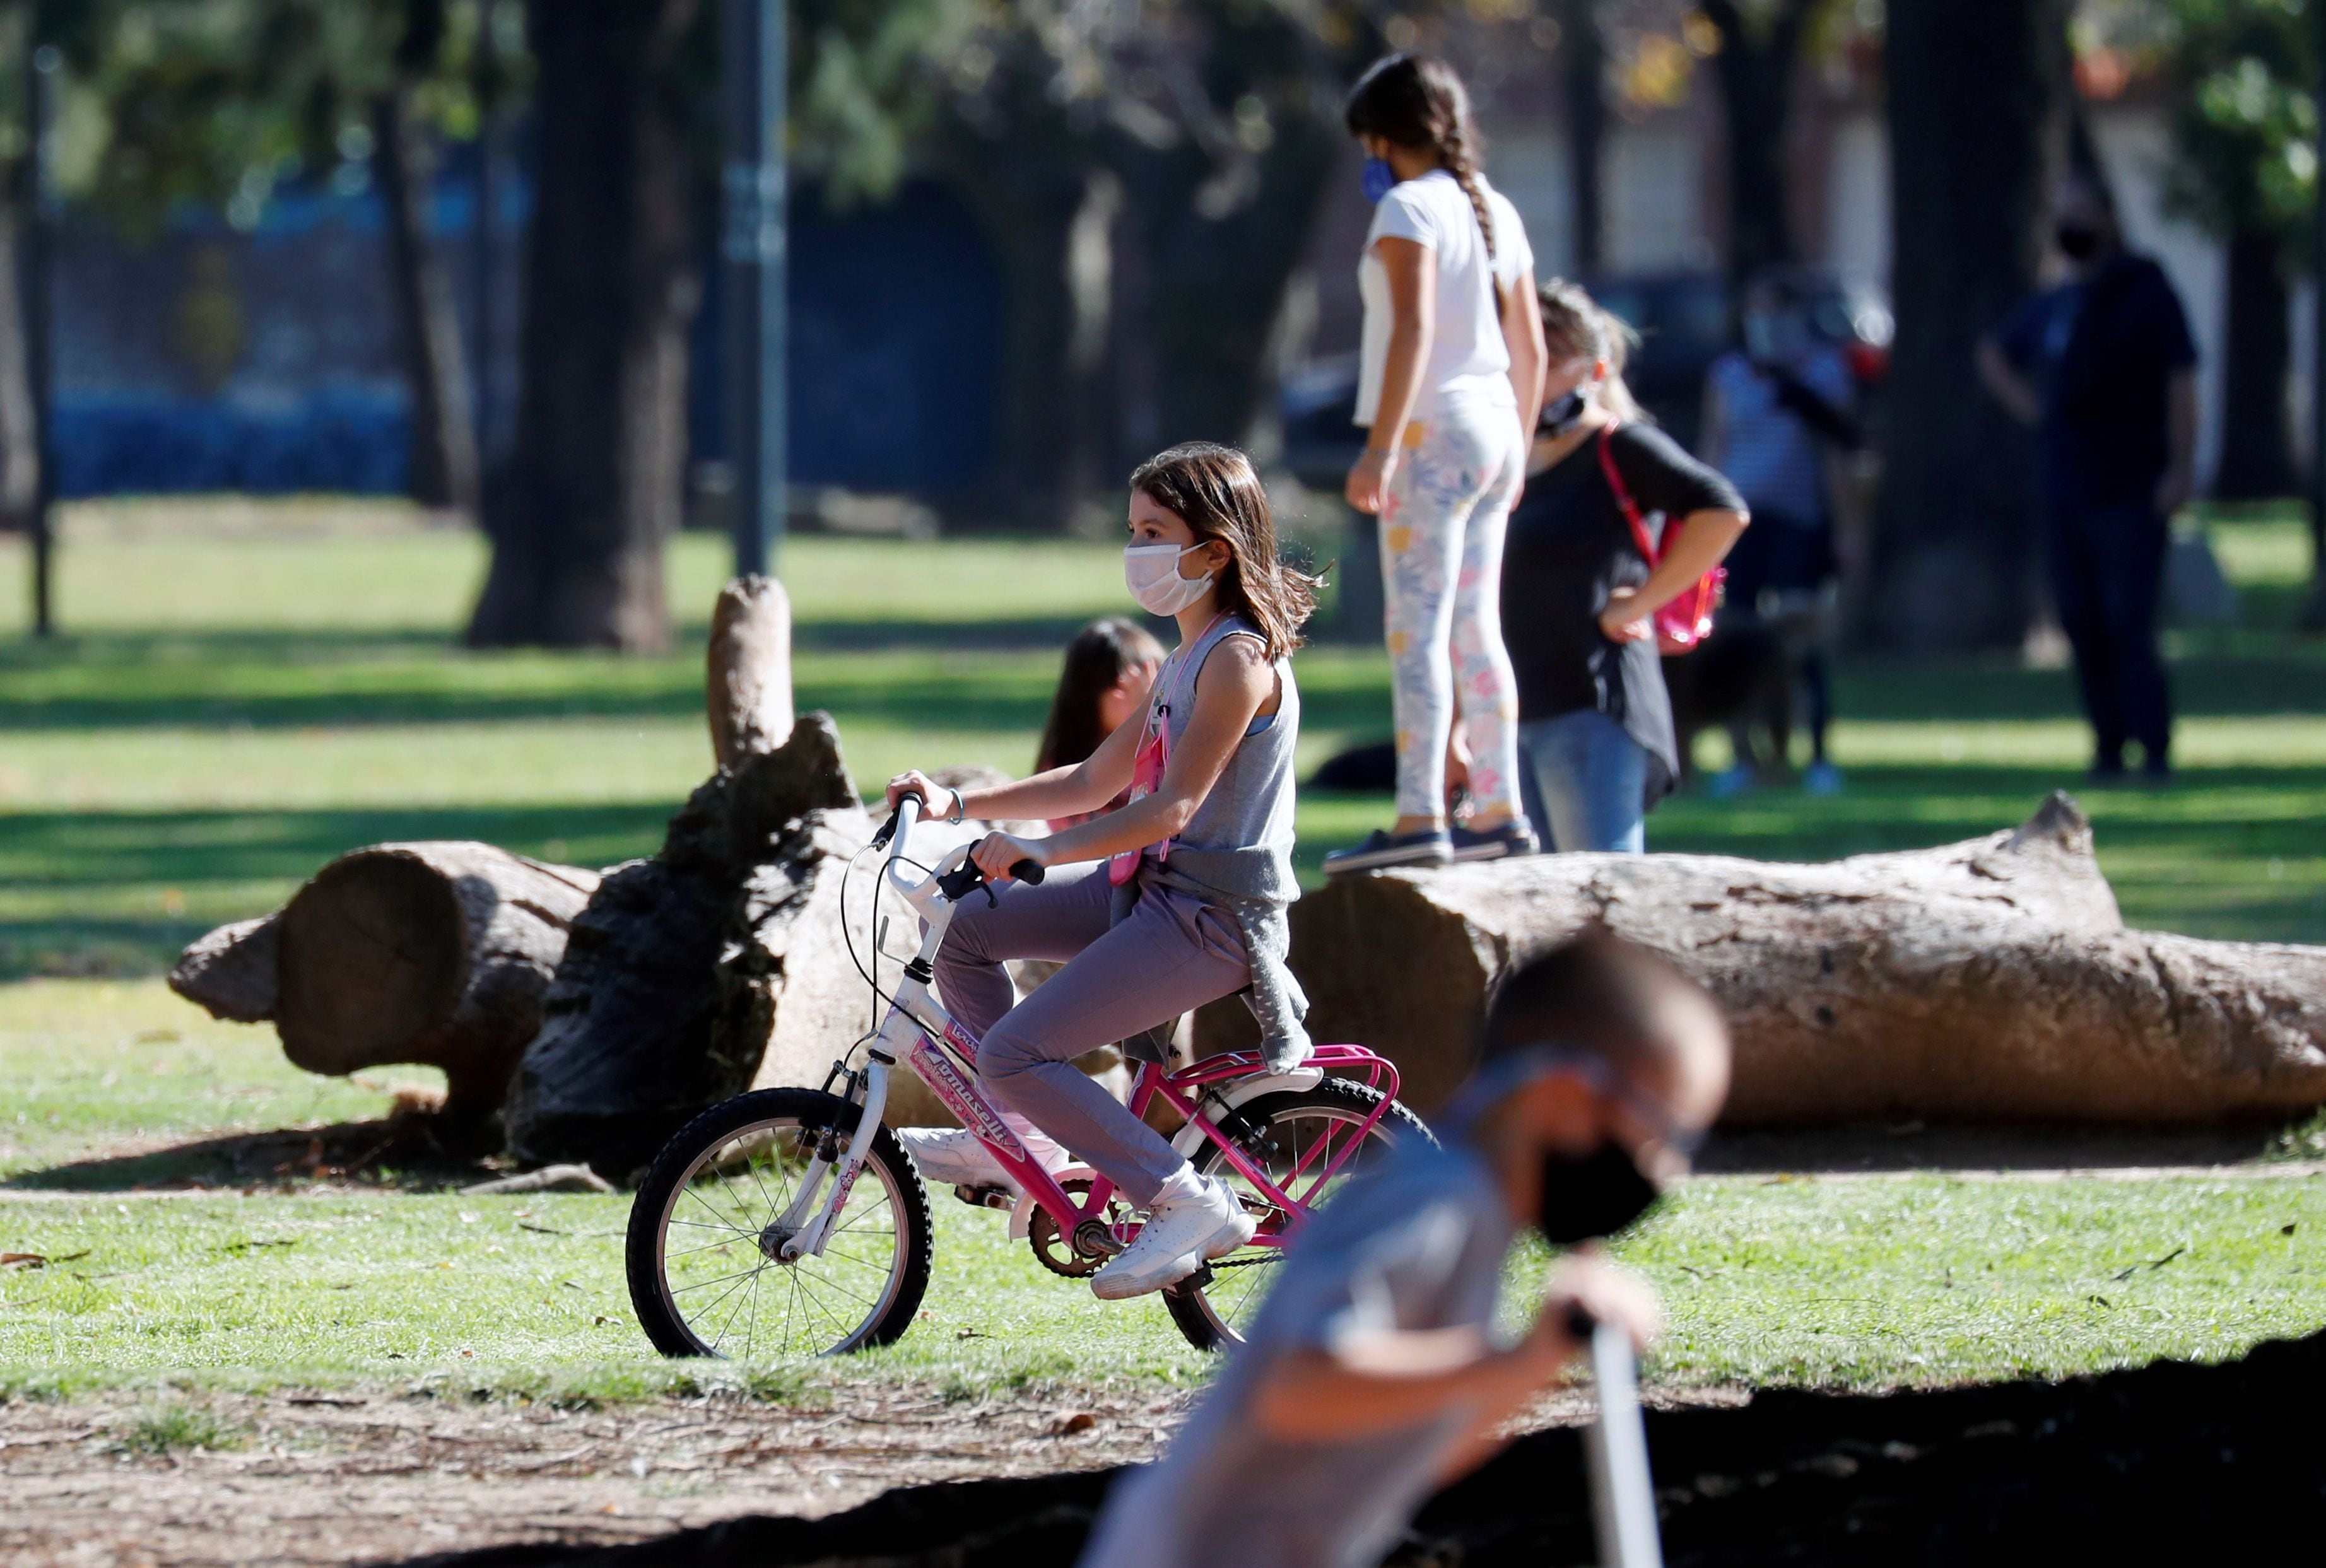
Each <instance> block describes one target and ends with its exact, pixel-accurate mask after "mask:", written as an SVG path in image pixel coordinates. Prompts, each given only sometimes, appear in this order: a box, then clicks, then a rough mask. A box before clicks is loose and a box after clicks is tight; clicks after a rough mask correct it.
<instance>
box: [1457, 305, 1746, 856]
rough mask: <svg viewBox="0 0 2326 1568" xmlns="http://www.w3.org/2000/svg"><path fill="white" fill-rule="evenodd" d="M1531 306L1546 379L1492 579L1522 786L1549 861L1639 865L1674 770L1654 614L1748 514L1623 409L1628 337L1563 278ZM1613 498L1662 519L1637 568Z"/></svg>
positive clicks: (1628, 401)
mask: <svg viewBox="0 0 2326 1568" xmlns="http://www.w3.org/2000/svg"><path fill="white" fill-rule="evenodd" d="M1538 306H1539V308H1540V311H1541V315H1542V329H1543V335H1544V338H1545V339H1546V341H1547V342H1548V343H1549V350H1548V357H1549V363H1550V369H1549V373H1548V375H1547V376H1545V377H1544V382H1543V392H1544V396H1543V405H1542V413H1541V416H1540V420H1539V422H1538V426H1537V429H1536V431H1535V434H1534V444H1533V447H1532V449H1531V452H1530V454H1529V457H1528V460H1527V482H1526V494H1525V495H1524V496H1522V497H1521V499H1520V502H1519V505H1518V508H1517V510H1516V511H1514V512H1513V513H1512V515H1511V527H1510V544H1509V548H1508V550H1507V551H1506V552H1505V553H1504V556H1503V582H1502V609H1503V626H1504V627H1505V628H1506V631H1507V636H1508V640H1509V644H1510V650H1511V663H1512V666H1513V667H1514V668H1515V669H1516V670H1517V672H1518V682H1519V748H1520V756H1521V759H1522V760H1523V761H1524V763H1525V765H1526V776H1525V777H1524V778H1523V779H1522V781H1521V784H1522V786H1523V787H1524V789H1525V790H1526V791H1527V792H1528V810H1529V812H1530V813H1532V812H1534V811H1535V810H1536V806H1537V804H1538V803H1539V804H1540V821H1542V822H1543V824H1544V825H1545V827H1546V828H1548V830H1549V837H1550V846H1549V847H1550V848H1551V849H1555V850H1558V852H1559V853H1561V854H1573V853H1576V852H1577V851H1579V850H1599V851H1617V852H1629V853H1632V854H1638V853H1639V852H1641V851H1642V849H1645V848H1646V846H1647V813H1648V809H1649V808H1650V807H1651V806H1652V805H1653V804H1654V803H1656V802H1658V801H1660V800H1661V799H1662V798H1663V797H1664V796H1665V795H1667V794H1669V793H1671V791H1672V790H1673V788H1674V787H1676V786H1677V785H1678V784H1679V777H1680V773H1681V768H1680V756H1679V738H1678V736H1677V734H1676V733H1675V731H1674V728H1673V725H1672V704H1671V692H1670V690H1669V689H1668V688H1667V687H1666V686H1665V684H1664V671H1663V659H1662V657H1661V654H1660V653H1659V652H1658V649H1657V644H1656V633H1655V626H1654V619H1653V617H1654V616H1655V613H1656V611H1657V610H1659V609H1661V608H1663V607H1664V606H1665V605H1667V604H1669V603H1670V602H1671V601H1672V600H1673V599H1675V598H1679V596H1680V595H1681V594H1683V593H1685V592H1687V591H1689V589H1692V588H1694V587H1695V586H1696V583H1697V580H1698V579H1699V578H1701V577H1703V576H1704V574H1705V573H1706V572H1707V571H1711V570H1712V569H1713V568H1714V567H1715V566H1717V565H1718V564H1720V561H1721V560H1722V558H1723V557H1725V556H1726V554H1727V553H1728V552H1729V551H1730V550H1731V549H1732V548H1733V547H1734V546H1735V543H1736V541H1737V539H1738V537H1739V536H1740V535H1741V534H1743V533H1744V532H1745V524H1746V521H1747V520H1748V516H1749V514H1748V513H1747V512H1746V511H1745V502H1744V499H1743V498H1742V497H1741V496H1738V495H1737V494H1736V488H1735V486H1733V485H1731V484H1730V483H1729V482H1728V481H1727V480H1726V478H1722V477H1721V476H1720V475H1719V474H1718V473H1717V472H1715V471H1714V470H1713V469H1709V468H1707V467H1706V466H1705V465H1704V464H1702V463H1700V462H1698V461H1697V460H1696V459H1694V458H1692V457H1690V456H1689V454H1688V453H1687V452H1686V451H1684V450H1681V448H1680V445H1679V442H1678V441H1673V440H1672V439H1671V438H1670V436H1668V435H1666V434H1665V433H1664V432H1663V431H1660V430H1658V429H1657V428H1656V427H1655V424H1654V422H1652V421H1651V420H1650V419H1648V418H1647V416H1646V415H1645V413H1642V410H1641V408H1640V405H1639V404H1637V403H1636V402H1634V401H1633V397H1632V394H1631V389H1630V388H1629V387H1627V386H1625V385H1624V356H1625V352H1626V349H1627V348H1628V347H1629V345H1630V343H1631V341H1632V337H1631V329H1630V328H1629V327H1627V326H1625V325H1624V322H1623V321H1621V320H1617V319H1616V318H1615V317H1614V316H1613V315H1611V314H1609V313H1608V312H1607V311H1605V310H1604V309H1603V308H1601V306H1600V305H1599V303H1598V302H1596V301H1595V300H1593V299H1592V297H1591V296H1590V295H1589V294H1588V293H1586V292H1585V291H1584V290H1583V288H1582V287H1581V286H1580V285H1578V284H1576V283H1568V282H1566V281H1565V280H1563V279H1558V278H1553V279H1552V280H1551V281H1550V282H1549V283H1545V284H1543V285H1542V288H1541V291H1540V297H1539V300H1538ZM1618 482H1620V483H1621V485H1622V491H1621V493H1619V492H1618V490H1617V488H1616V486H1617V483H1618ZM1626 497H1628V498H1629V499H1630V501H1631V503H1632V504H1633V506H1636V507H1637V508H1638V510H1639V511H1640V513H1641V514H1642V518H1643V520H1645V519H1646V518H1647V517H1648V516H1650V515H1661V517H1662V518H1663V520H1664V521H1663V531H1662V540H1661V542H1660V543H1659V546H1658V548H1659V550H1660V552H1661V557H1662V559H1661V561H1658V562H1657V563H1656V564H1655V565H1654V566H1652V567H1651V566H1650V565H1649V564H1648V561H1647V558H1646V557H1645V556H1644V555H1642V553H1641V552H1640V545H1639V542H1638V540H1637V539H1636V538H1635V537H1634V536H1633V532H1632V526H1631V524H1630V522H1629V521H1627V519H1626V518H1625V515H1624V501H1625V498H1626ZM1679 656H1680V657H1686V658H1698V657H1700V656H1701V654H1696V653H1690V654H1682V655H1679Z"/></svg>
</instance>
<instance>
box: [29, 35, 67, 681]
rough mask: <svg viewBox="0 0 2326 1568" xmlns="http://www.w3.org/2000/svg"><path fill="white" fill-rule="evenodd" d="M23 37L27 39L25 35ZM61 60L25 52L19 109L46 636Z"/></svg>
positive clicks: (36, 591)
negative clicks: (24, 133) (24, 146)
mask: <svg viewBox="0 0 2326 1568" xmlns="http://www.w3.org/2000/svg"><path fill="white" fill-rule="evenodd" d="M26 42H27V43H28V44H29V43H30V42H31V41H30V40H29V39H28V40H27V41H26ZM63 69H64V59H63V57H62V56H61V55H60V54H59V53H58V52H57V50H56V47H55V45H53V44H41V45H39V46H38V47H28V48H27V49H26V50H25V51H24V113H25V120H26V124H27V125H28V128H29V130H30V133H31V141H32V152H31V156H30V157H29V158H28V159H27V160H26V165H25V175H26V179H25V188H26V195H27V198H28V199H27V200H26V202H25V204H24V205H25V208H26V209H27V210H26V213H25V218H26V222H25V227H24V257H23V273H22V274H21V276H20V284H21V287H22V291H23V305H22V307H21V308H22V310H23V321H24V373H25V378H26V379H27V380H28V381H30V382H31V384H32V394H33V469H34V470H35V478H34V482H33V515H32V518H31V524H32V543H33V636H36V637H47V636H52V635H53V634H54V633H55V631H56V617H55V610H54V595H53V591H52V583H53V580H54V576H55V565H56V535H55V531H54V527H53V523H52V519H51V516H50V508H51V504H52V503H53V502H54V501H55V499H56V464H55V462H54V460H53V456H54V450H55V442H54V441H52V440H51V429H50V427H51V422H52V419H53V414H54V412H55V411H54V407H53V401H54V400H53V396H52V387H51V381H52V376H51V370H50V366H51V361H52V359H53V354H52V351H51V345H50V311H51V301H50V286H49V284H50V278H51V274H52V273H53V271H54V261H53V257H54V253H55V244H56V216H57V214H56V181H55V178H54V174H55V153H56V119H57V92H56V89H57V75H58V73H59V72H60V71H61V70H63Z"/></svg>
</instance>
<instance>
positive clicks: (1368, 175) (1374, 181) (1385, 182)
mask: <svg viewBox="0 0 2326 1568" xmlns="http://www.w3.org/2000/svg"><path fill="white" fill-rule="evenodd" d="M1364 181H1365V199H1366V200H1367V201H1370V202H1372V204H1373V205H1374V206H1376V207H1378V206H1380V205H1381V199H1382V197H1384V196H1387V195H1388V194H1389V193H1390V191H1391V190H1393V189H1395V187H1396V185H1397V171H1396V170H1394V169H1392V168H1391V167H1390V166H1389V160H1388V159H1386V158H1368V159H1366V160H1365V173H1364Z"/></svg>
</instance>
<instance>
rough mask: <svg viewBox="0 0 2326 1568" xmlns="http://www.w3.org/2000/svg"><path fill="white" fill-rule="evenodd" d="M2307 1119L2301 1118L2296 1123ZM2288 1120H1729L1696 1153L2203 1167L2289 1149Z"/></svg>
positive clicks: (1784, 1162) (1712, 1166) (1885, 1161)
mask: <svg viewBox="0 0 2326 1568" xmlns="http://www.w3.org/2000/svg"><path fill="white" fill-rule="evenodd" d="M2295 1125H2299V1124H2295ZM2288 1134H2289V1127H2288V1124H2284V1123H2279V1122H2255V1123H2250V1124H2241V1125H2236V1126H2227V1127H2093V1126H2090V1125H2089V1124H2080V1123H2055V1122H2030V1123H2026V1124H2024V1125H2018V1126H1997V1127H1971V1126H1967V1127H1948V1126H1940V1127H1930V1126H1926V1125H1924V1124H1923V1123H1921V1122H1919V1121H1913V1122H1904V1123H1892V1124H1884V1123H1880V1122H1868V1123H1859V1124H1855V1125H1851V1126H1846V1127H1773V1128H1772V1127H1746V1128H1735V1129H1731V1128H1722V1129H1721V1130H1719V1131H1717V1132H1715V1133H1714V1134H1713V1135H1712V1137H1710V1138H1708V1139H1707V1140H1706V1143H1705V1146H1704V1147H1703V1149H1702V1150H1701V1151H1700V1152H1699V1153H1698V1155H1697V1158H1696V1170H1697V1173H1698V1174H1699V1175H1707V1176H1743V1175H1779V1174H1796V1173H1798V1174H1876V1173H1884V1172H1907V1171H2062V1170H2064V1171H2131V1170H2144V1169H2161V1170H2203V1169H2208V1168H2210V1167H2212V1166H2215V1165H2236V1164H2247V1163H2250V1162H2252V1161H2255V1160H2259V1159H2263V1158H2266V1157H2267V1156H2270V1155H2278V1154H2282V1153H2283V1152H2284V1151H2285V1150H2286V1149H2287V1148H2288V1147H2289V1145H2288V1144H2287V1141H2286V1140H2287V1137H2288Z"/></svg>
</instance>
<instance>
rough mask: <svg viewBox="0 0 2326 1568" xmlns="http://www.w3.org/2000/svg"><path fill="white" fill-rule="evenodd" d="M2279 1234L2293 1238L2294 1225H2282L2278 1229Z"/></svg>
mask: <svg viewBox="0 0 2326 1568" xmlns="http://www.w3.org/2000/svg"><path fill="white" fill-rule="evenodd" d="M2297 1223H2298V1221H2297ZM2277 1233H2278V1234H2279V1235H2280V1236H2291V1235H2293V1226H2292V1225H2281V1226H2279V1227H2278V1228H2277Z"/></svg>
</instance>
